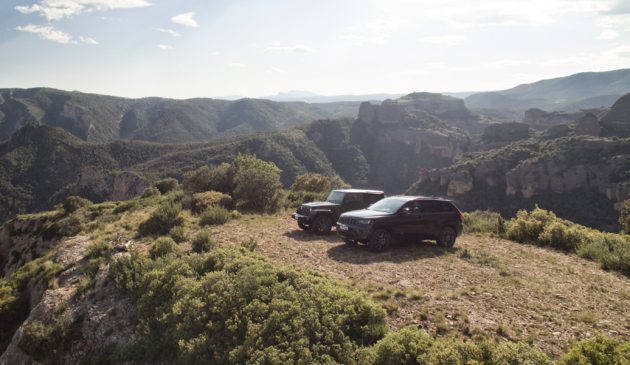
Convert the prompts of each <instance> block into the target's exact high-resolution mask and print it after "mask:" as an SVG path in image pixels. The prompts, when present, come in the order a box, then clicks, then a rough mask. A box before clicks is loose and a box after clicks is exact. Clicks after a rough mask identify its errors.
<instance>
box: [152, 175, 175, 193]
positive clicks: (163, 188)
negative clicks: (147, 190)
mask: <svg viewBox="0 0 630 365" xmlns="http://www.w3.org/2000/svg"><path fill="white" fill-rule="evenodd" d="M155 187H156V188H157V189H158V190H159V191H160V193H161V194H162V195H164V194H166V193H168V192H169V191H171V190H175V189H177V188H178V187H179V183H178V182H177V180H175V179H173V178H170V177H169V178H167V179H164V180H160V181H158V182H156V183H155Z"/></svg>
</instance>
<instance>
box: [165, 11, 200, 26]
mask: <svg viewBox="0 0 630 365" xmlns="http://www.w3.org/2000/svg"><path fill="white" fill-rule="evenodd" d="M195 14H196V13H195V12H192V11H191V12H190V13H184V14H179V15H177V16H174V17H172V18H171V21H172V22H173V23H177V24H183V25H185V26H187V27H195V28H198V27H199V24H197V22H196V21H195V20H194V19H193V18H192V17H193V16H195Z"/></svg>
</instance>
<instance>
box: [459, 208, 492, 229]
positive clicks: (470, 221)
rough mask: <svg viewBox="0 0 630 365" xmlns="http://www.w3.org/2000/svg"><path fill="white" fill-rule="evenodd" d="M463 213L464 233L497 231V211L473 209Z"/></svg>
mask: <svg viewBox="0 0 630 365" xmlns="http://www.w3.org/2000/svg"><path fill="white" fill-rule="evenodd" d="M463 215H464V218H463V219H462V223H463V224H464V233H499V229H498V224H499V221H500V219H501V215H500V214H499V213H494V212H491V211H487V210H486V211H483V210H475V211H474V212H471V213H464V214H463Z"/></svg>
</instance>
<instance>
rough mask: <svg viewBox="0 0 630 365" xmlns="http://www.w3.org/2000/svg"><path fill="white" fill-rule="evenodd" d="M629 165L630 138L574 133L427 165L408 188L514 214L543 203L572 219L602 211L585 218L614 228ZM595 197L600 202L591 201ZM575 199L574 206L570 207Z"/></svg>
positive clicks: (629, 182) (626, 192)
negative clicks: (447, 163) (440, 165)
mask: <svg viewBox="0 0 630 365" xmlns="http://www.w3.org/2000/svg"><path fill="white" fill-rule="evenodd" d="M629 169H630V142H628V141H615V140H609V139H586V138H579V139H575V137H574V138H573V139H569V138H564V139H561V140H556V141H555V144H551V145H546V146H544V147H542V146H541V145H540V144H538V143H536V142H521V143H520V144H518V143H517V144H513V145H511V146H507V147H504V148H502V149H499V150H494V151H490V152H484V153H480V154H478V155H466V158H463V159H462V161H460V162H459V163H458V164H456V165H454V166H452V167H449V168H445V169H441V170H437V169H436V170H431V171H424V170H421V171H420V177H419V180H418V182H417V183H416V184H414V185H413V186H412V187H411V188H410V189H409V191H408V193H410V194H420V195H428V194H431V195H434V194H435V195H446V196H448V197H450V198H453V199H454V200H455V201H456V202H459V203H461V205H462V207H463V209H493V210H495V211H499V212H505V213H506V214H508V215H513V214H514V213H515V211H516V210H518V209H526V207H527V206H528V205H532V206H533V204H539V205H541V207H545V209H550V210H553V211H554V212H557V213H558V214H559V215H560V216H563V215H564V217H566V218H567V219H572V218H573V219H575V220H578V221H579V220H580V219H582V218H580V217H582V215H590V216H591V217H598V215H599V216H600V217H598V219H594V220H593V221H591V222H584V221H582V222H581V223H583V224H586V225H591V226H597V227H598V228H605V229H614V225H615V224H616V219H614V218H609V217H615V216H617V217H618V213H614V211H617V212H618V211H619V210H621V209H622V207H623V202H624V201H625V200H627V199H630V176H628V175H627V171H628V170H629ZM580 199H582V200H581V201H580ZM592 199H594V200H596V201H597V202H596V203H593V204H591V203H589V200H592ZM483 201H485V203H484V202H483ZM554 204H556V205H558V204H560V205H564V206H561V207H558V206H554ZM571 204H574V207H573V208H566V207H567V206H569V205H571ZM595 206H597V207H595ZM580 207H581V208H580ZM576 209H580V211H579V212H577V211H573V210H576ZM602 209H603V210H602ZM603 211H605V212H604V213H602V212H603ZM599 218H601V219H599Z"/></svg>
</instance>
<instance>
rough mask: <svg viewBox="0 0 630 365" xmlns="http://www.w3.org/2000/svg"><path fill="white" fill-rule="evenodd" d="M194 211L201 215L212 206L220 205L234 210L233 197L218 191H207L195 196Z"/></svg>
mask: <svg viewBox="0 0 630 365" xmlns="http://www.w3.org/2000/svg"><path fill="white" fill-rule="evenodd" d="M192 197H193V200H194V207H195V208H194V211H195V212H197V213H201V212H203V211H204V210H206V208H208V207H209V206H212V205H220V206H222V207H224V208H225V209H234V200H233V199H232V197H231V196H229V195H227V194H223V193H219V192H218V191H206V192H203V193H197V194H193V196H192Z"/></svg>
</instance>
